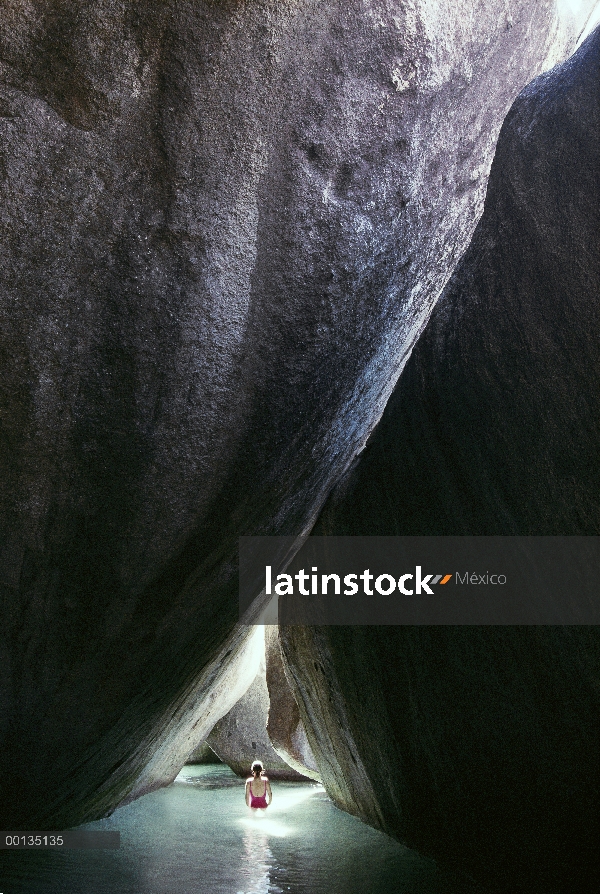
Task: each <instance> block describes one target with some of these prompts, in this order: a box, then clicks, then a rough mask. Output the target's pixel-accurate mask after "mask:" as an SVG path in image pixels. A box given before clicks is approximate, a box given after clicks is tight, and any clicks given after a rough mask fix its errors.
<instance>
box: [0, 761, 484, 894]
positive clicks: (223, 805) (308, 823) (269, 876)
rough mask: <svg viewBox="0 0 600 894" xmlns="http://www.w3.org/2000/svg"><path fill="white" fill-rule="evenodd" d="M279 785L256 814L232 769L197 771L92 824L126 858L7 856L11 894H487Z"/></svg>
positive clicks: (312, 791) (104, 854) (6, 889)
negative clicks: (117, 843)
mask: <svg viewBox="0 0 600 894" xmlns="http://www.w3.org/2000/svg"><path fill="white" fill-rule="evenodd" d="M272 788H273V803H272V805H271V806H270V807H269V809H268V810H267V811H265V812H263V815H262V816H260V815H259V816H253V815H252V814H251V813H250V811H249V810H248V808H247V807H246V805H245V803H244V784H243V782H242V781H241V780H239V779H237V777H236V776H234V774H233V773H232V772H231V770H230V769H229V768H228V767H225V766H186V767H184V768H183V770H182V771H181V773H180V774H179V776H178V777H177V779H176V781H175V782H174V783H173V785H171V786H169V787H168V788H165V789H161V790H160V791H158V792H154V793H152V794H150V795H146V797H144V798H140V800H138V801H135V802H134V803H133V804H129V805H128V806H127V807H122V808H120V809H119V810H117V811H115V813H113V815H112V816H111V817H109V818H108V819H105V820H101V821H100V822H96V823H89V824H88V825H87V826H83V827H81V828H87V829H111V830H112V829H118V830H119V831H120V833H121V847H120V849H119V850H98V851H89V850H88V851H76V850H64V851H59V852H50V851H43V852H38V853H32V852H30V851H19V852H7V851H0V873H1V874H0V882H1V884H0V894H196V892H197V894H285V892H288V891H289V892H290V894H476V891H477V889H476V888H474V887H473V886H470V885H469V884H468V883H466V882H464V881H462V880H458V879H456V878H454V877H451V876H449V875H446V874H444V873H442V872H440V871H439V870H438V869H437V868H436V866H435V864H433V863H432V862H431V861H429V860H424V859H422V858H420V857H418V856H417V855H416V854H414V853H413V852H412V851H408V850H406V849H405V848H403V847H402V846H401V845H399V844H397V843H396V842H394V841H392V840H391V839H389V838H388V837H387V836H385V835H382V834H381V833H379V832H376V831H374V830H373V829H370V828H369V827H368V826H365V825H364V824H363V823H361V822H359V820H357V819H354V817H351V816H348V815H347V814H345V813H343V812H342V811H340V810H337V808H336V807H334V805H333V804H332V802H331V801H330V800H329V798H328V797H327V795H326V794H325V792H324V791H323V789H322V787H321V786H318V785H311V784H305V783H284V782H273V783H272Z"/></svg>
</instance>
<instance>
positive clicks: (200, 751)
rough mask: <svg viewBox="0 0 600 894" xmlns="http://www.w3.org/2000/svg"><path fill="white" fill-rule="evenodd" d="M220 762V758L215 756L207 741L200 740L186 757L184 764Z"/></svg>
mask: <svg viewBox="0 0 600 894" xmlns="http://www.w3.org/2000/svg"><path fill="white" fill-rule="evenodd" d="M220 763H222V761H221V758H219V757H217V755H216V754H215V753H214V751H213V750H212V748H211V747H210V745H209V744H208V743H207V742H201V743H200V745H198V746H197V747H196V748H194V750H193V751H192V753H191V754H190V756H189V757H188V759H187V761H186V764H220Z"/></svg>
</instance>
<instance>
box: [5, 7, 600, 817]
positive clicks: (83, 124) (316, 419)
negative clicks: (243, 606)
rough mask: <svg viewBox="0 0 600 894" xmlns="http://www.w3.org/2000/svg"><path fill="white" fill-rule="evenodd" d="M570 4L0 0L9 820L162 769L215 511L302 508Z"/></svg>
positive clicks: (414, 325)
mask: <svg viewBox="0 0 600 894" xmlns="http://www.w3.org/2000/svg"><path fill="white" fill-rule="evenodd" d="M591 6H592V3H591V2H589V3H585V2H584V3H582V4H581V5H580V14H579V15H580V20H576V18H573V17H572V16H571V17H569V18H567V19H564V20H560V19H557V18H556V15H555V12H554V10H553V9H552V7H551V6H550V5H542V4H529V3H526V2H524V0H523V2H518V3H512V4H511V5H510V11H509V8H508V6H507V4H506V2H505V0H493V2H489V3H485V4H484V3H480V2H475V0H471V2H466V0H465V2H462V3H458V4H457V3H455V2H454V0H452V2H450V0H444V2H441V3H436V4H431V3H427V2H424V0H423V2H421V0H411V2H408V3H403V4H398V3H396V2H392V0H380V2H366V0H352V2H350V3H348V2H341V0H327V2H325V3H323V2H319V3H314V2H311V0H300V2H298V0H293V2H292V0H287V2H270V0H256V2H253V3H249V4H239V3H236V2H233V0H231V2H230V0H226V2H222V3H221V2H220V3H213V2H208V0H205V2H198V0H170V2H163V0H160V2H158V0H156V2H154V0H148V2H144V3H141V4H140V3H139V2H132V0H125V2H119V3H117V2H116V0H103V2H101V3H95V4H91V3H88V2H85V0H72V2H68V3H67V2H63V0H55V2H49V0H48V2H46V0H36V2H30V3H19V4H8V5H6V4H5V5H4V6H3V8H2V10H0V84H1V91H0V150H1V151H0V174H1V186H0V188H1V202H0V207H1V209H2V210H1V218H0V227H1V230H2V244H1V247H0V252H1V254H0V266H1V269H2V276H3V284H2V302H1V308H0V322H1V326H0V331H1V333H2V334H1V337H0V356H1V358H2V381H1V388H2V390H1V393H0V406H1V410H2V429H1V438H0V444H1V450H2V482H3V484H2V494H1V498H0V513H1V532H2V542H1V545H0V550H1V554H0V558H1V562H0V570H1V594H2V600H3V630H2V634H3V640H2V644H1V646H0V651H1V656H2V660H1V663H0V667H1V674H2V679H1V684H0V703H1V712H0V717H1V724H2V726H1V733H2V746H1V750H0V781H1V784H2V786H3V788H2V796H1V797H0V805H1V806H0V819H1V823H2V824H4V826H5V827H13V828H15V827H20V828H27V827H30V828H31V827H34V828H35V827H38V828H43V827H48V826H50V827H56V826H65V825H69V824H74V823H77V822H81V821H83V820H85V819H91V818H93V817H97V816H99V815H101V814H103V813H105V812H106V811H108V810H110V809H111V808H112V807H114V805H115V804H117V803H118V802H119V801H120V800H121V799H122V798H124V797H132V796H134V795H135V794H139V793H141V792H143V791H145V790H147V789H148V788H151V787H152V786H154V785H159V784H161V782H163V781H165V780H168V779H169V778H172V775H173V774H174V773H175V772H176V770H177V766H176V765H177V763H180V764H181V763H183V761H184V760H185V757H186V756H187V753H188V752H189V750H190V748H191V746H190V743H191V742H192V741H193V740H194V738H195V741H198V739H199V738H202V737H203V735H204V732H206V731H207V730H206V729H205V728H206V725H207V724H209V725H210V723H212V722H213V721H214V717H215V715H216V714H221V713H223V711H224V710H226V708H227V705H226V703H225V702H226V696H227V695H228V690H229V688H230V687H229V682H228V680H226V679H223V678H222V677H220V674H221V671H222V670H224V669H226V666H227V663H228V660H229V659H230V658H231V657H234V656H236V655H237V656H238V659H239V660H241V659H240V658H239V656H240V655H241V651H240V650H241V649H242V648H243V643H242V642H241V640H242V638H243V632H241V631H236V630H235V624H236V610H237V600H236V590H237V583H236V567H235V565H236V551H237V538H238V536H239V535H240V534H244V533H292V534H301V533H302V532H303V531H306V530H307V529H308V527H309V526H310V524H311V522H312V519H313V518H314V516H315V514H316V512H317V510H318V508H319V506H320V504H321V502H322V500H323V499H324V496H325V494H326V493H327V491H328V490H329V489H330V487H331V485H332V483H333V481H334V480H335V478H336V476H338V475H339V474H340V473H341V472H342V471H343V470H344V469H345V468H346V467H347V465H348V463H349V462H350V461H351V460H352V458H353V457H354V455H355V454H356V453H357V451H358V450H359V449H360V448H361V446H362V445H363V443H364V441H365V439H366V437H367V435H368V433H369V431H370V430H371V429H372V427H373V425H374V423H375V421H376V419H377V418H378V417H379V415H380V413H381V410H382V408H383V405H384V403H385V400H386V398H387V396H388V394H389V392H390V389H391V387H392V384H393V382H394V380H395V378H396V377H397V375H398V373H399V371H400V369H401V367H402V364H403V362H404V358H405V357H406V355H407V352H408V351H409V349H410V347H411V346H412V344H413V342H414V339H415V338H416V335H417V333H418V332H419V330H420V328H421V327H422V325H423V323H424V321H425V319H426V317H427V315H428V313H429V311H430V309H431V307H432V306H433V304H434V302H435V300H436V299H437V297H438V294H439V292H440V291H441V289H442V287H443V285H444V283H445V282H446V279H447V277H448V275H449V272H450V270H451V268H452V266H453V264H454V262H455V260H456V259H457V258H458V257H459V256H460V254H461V253H462V251H463V250H464V248H465V247H466V245H467V243H468V241H469V239H470V236H471V234H472V230H473V227H474V225H475V222H476V219H477V217H478V215H479V212H480V208H481V202H482V197H483V193H484V188H485V182H486V176H487V171H488V167H489V163H490V159H491V154H492V149H493V146H494V143H495V140H496V136H497V131H498V128H499V126H500V123H501V121H502V119H503V118H504V115H505V113H506V111H507V109H508V107H509V105H510V103H511V101H512V99H513V98H514V96H515V94H516V92H517V91H518V90H519V89H520V88H521V86H522V85H523V84H524V83H525V82H526V81H528V80H529V79H530V78H531V76H532V75H533V74H535V73H536V72H538V71H539V70H541V69H542V68H543V67H544V66H547V65H549V64H551V63H552V62H553V61H554V60H555V59H557V58H559V57H561V56H562V55H563V54H564V53H565V52H567V51H568V49H569V47H570V46H571V45H572V43H573V38H574V36H575V35H576V33H577V31H578V29H579V27H580V25H581V22H582V21H583V18H585V14H586V13H587V9H588V8H589V7H591ZM215 693H220V695H219V696H218V698H217V697H216V695H215ZM215 699H216V701H215ZM207 712H208V715H210V716H207ZM23 753H25V754H27V755H28V756H29V764H28V765H27V767H25V766H24V765H22V764H21V762H20V760H18V759H16V755H20V754H23Z"/></svg>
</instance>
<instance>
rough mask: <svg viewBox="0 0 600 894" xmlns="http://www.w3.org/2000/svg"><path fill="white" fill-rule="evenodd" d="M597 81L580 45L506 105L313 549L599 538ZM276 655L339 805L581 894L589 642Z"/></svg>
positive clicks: (590, 782)
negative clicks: (489, 157) (481, 172)
mask: <svg viewBox="0 0 600 894" xmlns="http://www.w3.org/2000/svg"><path fill="white" fill-rule="evenodd" d="M599 75H600V32H596V34H595V36H592V37H591V38H590V39H589V40H588V41H587V42H586V43H585V44H584V45H583V46H582V48H581V49H580V50H579V51H578V53H577V54H576V55H575V57H574V58H573V59H571V60H569V61H568V62H567V63H566V64H565V65H564V66H562V67H561V68H560V69H558V70H557V71H555V72H553V73H551V74H548V75H545V76H542V77H541V78H540V79H538V80H536V81H535V82H534V83H533V84H532V85H530V86H529V87H528V88H527V89H526V90H525V91H524V93H523V94H522V95H521V97H520V98H519V100H518V101H517V102H516V103H515V105H514V107H513V109H512V110H511V112H510V114H509V115H508V118H507V120H506V122H505V125H504V128H503V131H502V134H501V137H500V141H499V144H498V150H497V153H496V157H495V160H494V166H493V168H492V173H491V177H490V187H489V192H488V196H487V199H486V206H485V212H484V215H483V218H482V220H481V223H480V225H479V227H478V229H477V232H476V234H475V236H474V239H473V241H472V244H471V246H470V248H469V250H468V252H467V254H466V255H465V257H464V259H463V261H462V262H461V264H460V265H459V268H458V270H457V272H456V274H455V276H454V277H453V279H452V281H451V283H450V284H449V287H448V288H447V290H446V292H445V294H444V296H443V298H442V300H441V302H440V304H439V305H438V307H436V309H435V311H434V314H433V316H432V318H431V321H430V323H429V326H428V327H427V329H426V330H425V333H424V335H423V337H422V338H421V339H420V341H419V343H418V345H417V347H416V348H415V350H414V352H413V354H412V356H411V358H410V360H409V362H408V363H407V365H406V368H405V370H404V373H403V375H402V377H401V378H400V381H399V383H398V386H397V387H396V390H395V392H394V394H393V396H392V398H391V399H390V401H389V403H388V406H387V407H386V411H385V413H384V415H383V418H382V420H381V423H380V425H379V426H378V428H377V429H376V431H375V432H374V434H373V436H372V438H371V440H370V443H369V445H368V446H367V448H366V450H365V451H364V454H363V456H362V458H361V461H360V462H359V463H358V465H357V467H356V469H355V470H354V471H353V472H352V473H351V474H350V475H349V476H348V477H347V479H346V480H345V482H344V483H343V485H341V486H340V487H339V488H338V489H337V491H336V492H334V494H333V495H332V497H331V499H330V500H329V501H328V503H327V504H326V506H325V509H324V511H323V513H322V515H321V517H320V519H319V521H318V523H317V525H316V527H315V529H314V533H319V534H348V535H352V534H362V535H366V534H368V535H373V534H446V533H448V534H450V533H452V534H457V533H461V534H501V533H507V534H567V535H569V534H598V533H600V470H599V466H598V456H599V455H600V350H599V347H598V331H599V330H600V301H599V296H600V252H599V250H598V233H599V232H600V182H599V178H598V172H599V171H600V101H599V93H598V83H599ZM282 643H283V647H284V652H285V655H286V658H287V661H288V665H289V668H290V671H291V674H292V676H293V679H294V681H295V685H296V687H297V697H298V699H299V704H300V707H301V713H302V714H303V717H304V718H305V723H306V728H307V731H308V734H309V738H310V741H311V745H312V747H313V750H314V752H315V755H316V757H317V760H318V763H319V767H320V769H321V772H322V776H323V781H324V783H325V785H326V787H327V789H328V791H329V792H330V793H331V794H332V796H333V797H334V799H335V800H336V802H337V803H339V804H340V805H341V806H343V807H344V808H345V809H347V810H350V812H354V813H357V814H358V815H360V816H362V817H363V818H365V819H366V820H367V821H368V822H370V823H372V824H373V825H376V826H379V827H381V828H384V829H386V831H389V832H390V833H391V834H394V835H396V836H397V837H399V838H400V839H402V840H404V841H406V842H408V843H409V844H410V845H412V846H413V847H416V848H417V849H419V850H421V851H422V852H426V853H430V854H432V855H434V856H435V857H437V858H441V859H443V860H445V861H448V862H454V863H455V864H458V865H459V866H462V868H463V869H466V870H467V871H468V872H470V873H471V874H473V875H475V876H477V877H479V878H480V879H482V880H484V881H485V882H486V883H487V884H489V885H490V886H491V887H497V888H498V889H499V890H501V891H507V890H511V891H523V892H525V891H528V892H529V891H540V892H541V891H543V892H544V894H548V892H570V891H573V890H584V891H589V892H592V891H596V890H597V889H598V878H597V870H598V861H597V829H598V825H597V823H598V817H599V816H600V812H599V807H600V779H599V774H598V768H599V767H600V722H599V718H600V633H599V631H598V628H595V627H588V628H585V627H566V628H565V627H562V628H561V627H537V628H535V627H529V628H527V627H521V628H519V627H513V628H510V627H509V628H502V627H480V628H477V627H462V628H460V627H454V628H453V627H439V628H419V627H413V628H411V627H405V628H402V627H400V628H383V627H381V628H375V627H373V628H363V629H357V628H354V629H353V628H329V629H328V628H321V629H318V628H315V629H300V628H287V629H285V630H284V631H283V632H282Z"/></svg>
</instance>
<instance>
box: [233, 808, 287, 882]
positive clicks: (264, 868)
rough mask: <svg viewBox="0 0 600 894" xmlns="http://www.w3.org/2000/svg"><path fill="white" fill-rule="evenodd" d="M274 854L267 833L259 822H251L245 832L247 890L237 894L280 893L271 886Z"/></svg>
mask: <svg viewBox="0 0 600 894" xmlns="http://www.w3.org/2000/svg"><path fill="white" fill-rule="evenodd" d="M272 869H273V854H272V853H271V848H270V847H269V839H268V837H267V832H266V831H265V830H261V829H260V827H259V823H258V821H257V820H250V821H249V822H248V824H247V827H246V829H245V830H244V871H245V872H246V873H247V875H248V880H247V882H246V886H245V889H244V890H243V891H238V892H237V894H270V892H273V891H280V890H281V889H280V888H277V887H273V886H272V885H271V870H272Z"/></svg>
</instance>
